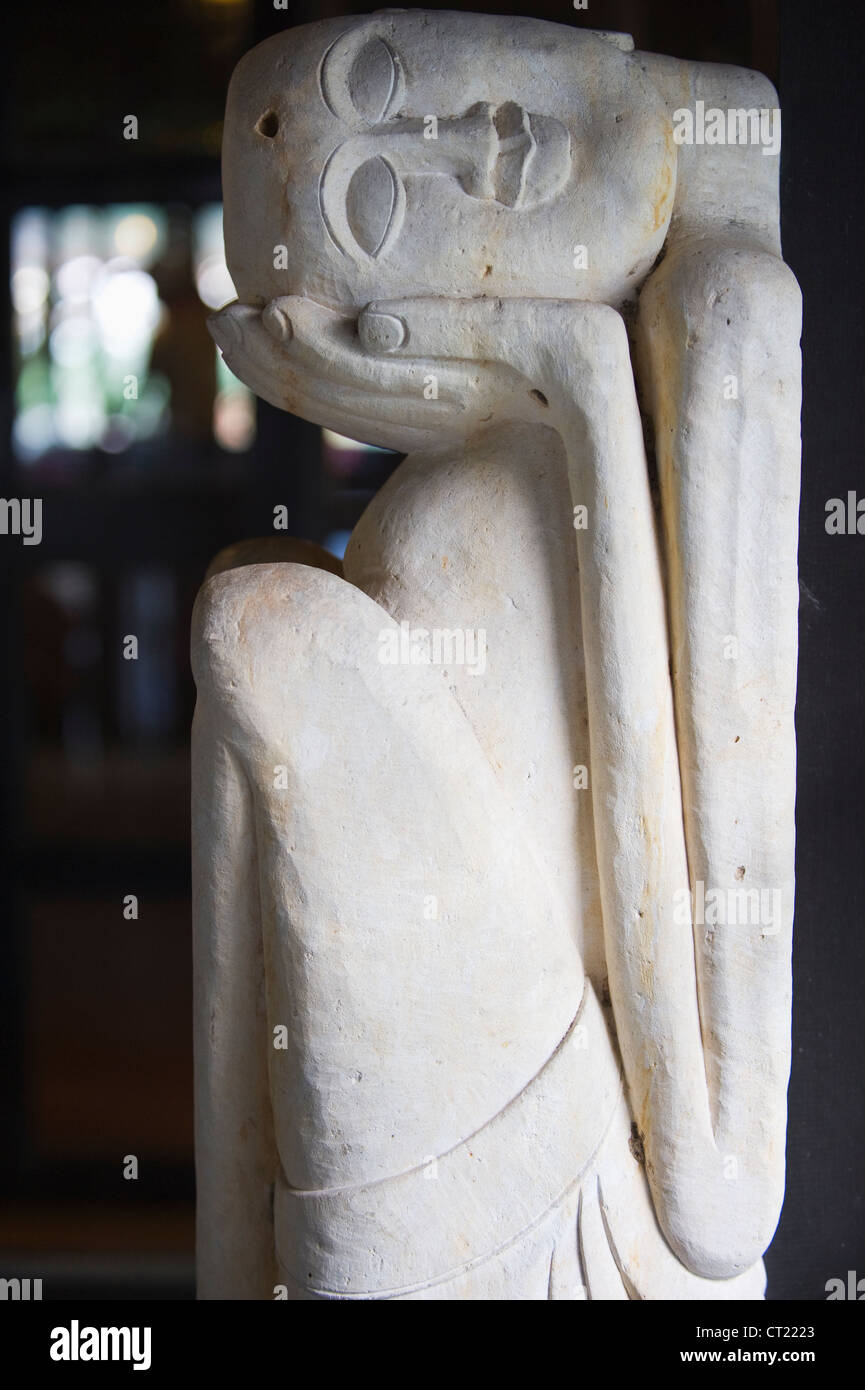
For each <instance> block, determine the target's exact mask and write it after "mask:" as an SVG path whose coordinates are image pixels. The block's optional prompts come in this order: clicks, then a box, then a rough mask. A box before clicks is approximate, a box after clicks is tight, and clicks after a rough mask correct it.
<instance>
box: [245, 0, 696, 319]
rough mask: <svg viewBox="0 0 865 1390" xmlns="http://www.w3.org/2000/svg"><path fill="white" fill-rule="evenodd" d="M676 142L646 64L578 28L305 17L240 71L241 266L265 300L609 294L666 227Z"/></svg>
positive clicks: (623, 285)
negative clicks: (318, 20)
mask: <svg viewBox="0 0 865 1390" xmlns="http://www.w3.org/2000/svg"><path fill="white" fill-rule="evenodd" d="M675 149H676V147H675V144H674V142H673V140H672V130H671V124H670V120H669V117H668V114H667V112H666V109H665V107H664V105H663V102H662V101H661V99H660V97H659V96H658V95H657V93H656V92H655V90H654V89H653V88H652V86H651V85H650V83H649V82H648V80H647V79H646V77H645V76H644V74H643V72H642V69H641V68H640V66H639V63H638V62H637V61H636V60H635V59H633V58H631V57H630V56H629V55H628V54H627V53H624V52H622V51H620V50H619V49H618V48H617V47H616V45H615V44H614V43H613V42H610V41H608V40H605V39H603V38H600V37H598V36H596V35H592V34H590V33H587V32H585V31H583V32H580V31H578V30H575V29H570V28H566V27H565V26H564V25H558V24H548V23H545V22H543V21H539V20H532V19H510V18H508V19H503V18H499V17H496V16H489V15H473V14H458V13H451V12H447V11H422V10H411V11H403V10H385V11H381V12H379V13H377V14H374V15H371V16H369V17H367V18H364V19H360V20H350V19H335V20H325V21H322V22H321V23H317V24H310V25H304V26H303V27H301V28H299V29H290V30H287V31H286V32H285V33H284V34H280V35H278V36H277V37H275V38H273V39H269V40H267V41H266V42H265V43H263V44H260V45H259V46H258V47H257V48H255V49H253V51H252V52H251V53H249V54H248V55H247V56H246V57H245V58H244V59H243V61H242V62H241V63H240V64H239V66H238V68H237V70H236V72H235V74H234V76H233V78H232V82H231V88H230V91H229V97H228V107H227V112H226V126H225V137H224V143H223V185H224V194H225V235H226V250H227V257H228V265H229V269H230V271H231V273H232V276H233V278H234V282H235V285H236V287H237V292H238V295H239V297H240V299H241V300H243V301H245V302H247V303H250V304H258V305H261V304H264V303H266V302H267V301H268V300H270V299H273V298H276V297H278V296H279V295H284V294H302V295H306V296H307V297H309V298H312V299H316V300H318V301H319V302H321V303H324V304H328V305H331V306H332V307H334V308H338V309H351V308H359V307H361V306H362V305H364V304H366V303H368V302H369V301H370V300H372V299H377V298H387V297H396V296H407V295H426V294H438V295H447V296H472V295H477V294H484V295H500V296H507V297H513V296H532V297H545V296H546V297H563V298H576V299H595V300H605V301H606V302H608V303H612V304H616V303H618V302H620V301H621V299H622V298H624V297H625V296H627V294H628V292H629V291H631V290H633V289H634V288H635V287H636V285H637V284H639V282H640V280H641V279H642V278H643V276H644V275H645V274H646V273H647V272H648V270H649V268H650V266H651V264H652V262H653V261H654V259H655V256H656V255H657V253H658V251H659V249H660V247H661V245H662V243H663V240H664V236H665V235H666V230H667V226H668V224H669V219H670V214H671V211H672V205H673V194H674V187H675Z"/></svg>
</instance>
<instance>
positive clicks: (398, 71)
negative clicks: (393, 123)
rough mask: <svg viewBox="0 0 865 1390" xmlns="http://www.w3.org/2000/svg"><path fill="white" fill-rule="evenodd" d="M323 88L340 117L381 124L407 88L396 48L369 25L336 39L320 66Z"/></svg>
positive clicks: (324, 96)
mask: <svg viewBox="0 0 865 1390" xmlns="http://www.w3.org/2000/svg"><path fill="white" fill-rule="evenodd" d="M319 88H320V90H321V95H322V99H323V100H324V102H325V104H326V106H327V108H328V110H329V111H330V112H331V113H332V114H333V115H334V116H336V117H338V118H339V119H340V120H343V121H345V122H347V123H351V124H353V123H355V122H356V120H357V118H358V116H360V118H361V120H363V121H365V122H366V124H367V125H377V124H378V123H379V122H380V121H383V120H384V119H385V118H386V117H387V116H388V115H389V114H390V113H391V112H392V111H394V110H395V109H396V107H397V106H398V104H399V101H400V99H401V97H402V93H403V90H404V80H403V74H402V67H401V64H400V61H399V58H398V57H397V55H396V53H395V51H394V49H393V48H392V47H391V45H390V44H389V43H388V42H387V40H386V39H384V38H382V36H381V35H380V34H375V33H372V34H370V33H369V30H368V28H367V27H366V26H363V27H361V28H360V29H349V30H348V31H347V32H346V33H344V34H340V36H339V38H338V39H336V40H334V42H333V43H332V44H331V46H330V48H329V49H328V50H327V52H326V53H325V55H324V57H323V59H322V63H321V67H320V69H319Z"/></svg>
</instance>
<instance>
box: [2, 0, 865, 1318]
mask: <svg viewBox="0 0 865 1390" xmlns="http://www.w3.org/2000/svg"><path fill="white" fill-rule="evenodd" d="M369 8H371V6H370V5H364V4H360V5H357V6H347V5H345V4H344V3H339V2H337V3H322V4H317V5H316V4H308V5H303V4H295V5H289V7H288V9H287V10H275V9H274V7H273V5H272V4H271V3H262V0H255V2H254V3H253V0H163V2H162V3H158V2H157V0H154V3H151V4H149V5H146V6H142V5H140V4H131V3H118V0H78V2H77V3H76V0H69V3H57V2H55V3H51V4H49V5H36V4H33V5H30V6H23V5H22V6H19V9H18V13H17V14H16V15H15V18H14V21H13V30H14V41H13V42H11V43H10V44H9V47H8V49H7V52H6V57H5V71H4V72H3V74H2V77H3V82H2V91H3V103H4V110H3V116H4V119H3V127H2V146H0V162H2V170H0V174H2V179H0V183H2V189H3V192H2V194H0V259H3V258H6V259H8V256H9V250H10V229H11V227H12V226H13V225H15V224H14V219H15V217H16V215H17V214H18V213H19V211H20V210H21V209H22V208H30V207H37V208H42V209H49V210H60V209H63V208H67V207H69V206H71V205H87V206H89V207H94V208H99V207H101V206H103V205H106V206H107V205H115V204H136V205H139V204H142V203H145V204H152V205H155V206H158V207H160V208H162V209H163V210H165V215H166V217H167V219H168V225H169V231H170V235H169V243H168V251H167V253H166V255H165V257H164V258H163V262H161V263H160V266H159V267H158V268H157V269H154V270H153V275H154V276H155V277H156V279H157V282H158V284H159V292H160V297H161V299H162V301H163V303H164V304H165V305H166V306H167V307H168V311H169V313H168V328H167V329H166V330H165V331H163V333H162V334H161V337H160V341H159V343H158V345H157V346H155V347H154V352H153V362H152V365H153V366H154V367H156V366H157V365H160V369H161V371H162V375H163V378H164V379H165V380H167V381H168V383H169V386H170V392H171V404H170V414H167V415H166V418H165V420H164V421H163V424H162V427H161V428H160V431H159V432H158V433H157V434H156V435H155V436H154V437H152V438H150V439H145V440H137V441H135V440H133V441H131V442H129V441H127V442H126V443H125V444H124V446H123V447H122V448H119V449H118V448H117V446H116V443H114V444H112V443H111V441H110V440H107V437H106V439H103V440H102V441H100V442H97V443H93V444H91V445H87V446H86V447H85V446H79V447H77V448H71V447H68V445H62V444H57V443H55V444H54V445H52V446H51V447H49V448H46V449H45V450H44V451H43V452H42V453H41V454H40V455H39V456H38V457H36V458H29V459H27V460H24V461H22V458H21V456H20V451H19V453H18V454H16V452H15V450H13V449H12V447H11V443H10V441H11V438H12V431H13V424H14V422H15V416H16V409H18V410H19V412H20V403H19V406H17V407H16V396H15V383H16V381H17V380H18V376H19V371H20V367H21V361H20V354H19V350H18V343H17V340H16V337H15V335H14V334H11V333H8V332H4V333H3V334H2V335H0V447H2V464H0V466H2V477H0V494H2V496H3V497H7V498H8V497H42V498H43V515H44V534H43V541H42V544H41V545H39V546H33V547H24V546H23V545H22V544H21V543H20V540H19V539H17V538H15V537H13V536H0V573H2V585H3V602H2V606H0V663H2V669H0V758H2V769H3V773H2V784H0V813H2V837H0V922H2V944H0V1037H2V1048H3V1066H2V1077H0V1088H2V1090H0V1120H2V1125H0V1133H2V1136H3V1137H2V1141H0V1276H6V1277H10V1276H14V1275H16V1274H17V1275H20V1276H26V1275H28V1274H29V1275H31V1276H33V1277H42V1278H43V1280H44V1294H45V1297H55V1298H63V1297H71V1296H83V1297H110V1298H124V1297H136V1298H140V1297H155V1298H188V1297H191V1296H192V1294H193V1288H194V1279H193V1264H192V1240H193V1197H194V1188H193V1170H192V1127H191V1113H192V1111H191V1106H192V1082H191V1037H190V1008H191V986H190V975H191V970H190V928H189V877H188V854H189V846H188V762H187V749H188V738H189V721H190V718H191V713H192V707H193V701H194V689H193V686H192V681H191V677H190V673H189V668H188V659H187V640H188V629H189V615H190V610H191V604H192V601H193V599H194V595H195V592H196V589H197V587H198V585H199V584H200V582H201V578H202V576H203V573H204V570H205V568H206V566H207V563H208V561H209V560H210V559H211V557H212V556H213V555H214V553H215V552H216V551H217V550H218V549H220V548H221V547H222V546H223V545H226V544H228V543H230V542H231V541H235V540H239V539H241V538H244V537H247V536H253V535H266V534H272V516H273V508H274V506H276V505H278V504H284V505H285V506H286V507H287V508H288V510H289V516H290V521H289V528H288V530H289V534H292V535H298V536H305V537H308V538H310V539H314V540H318V541H323V540H325V538H326V537H328V535H330V534H331V533H333V532H334V531H340V530H345V529H346V528H350V527H351V525H353V523H354V521H355V520H356V518H357V516H358V515H359V514H360V511H361V510H362V509H363V506H364V505H365V503H366V502H367V501H368V499H369V497H370V496H371V495H372V493H373V492H374V490H375V489H376V488H377V487H378V486H380V484H381V482H382V481H383V480H384V478H385V477H386V476H387V474H388V472H389V471H390V470H391V469H392V467H393V466H394V463H395V459H394V458H393V457H392V456H387V455H383V454H351V453H342V454H339V453H336V452H334V450H333V449H332V448H329V447H328V446H327V444H326V443H323V441H322V437H321V432H320V431H319V430H317V429H315V428H314V427H313V426H310V425H307V424H305V423H303V422H302V421H299V420H295V419H293V418H292V417H290V416H288V415H285V414H282V413H280V412H277V411H274V410H272V409H271V408H270V407H268V406H267V405H265V404H263V403H261V402H259V403H258V404H257V406H256V411H257V430H256V434H255V438H254V440H253V441H252V442H251V443H250V444H249V445H248V447H245V448H243V449H240V450H238V449H233V448H226V447H224V445H223V444H222V443H220V441H219V439H218V438H217V437H216V436H215V435H214V432H213V429H212V428H211V424H210V418H211V417H210V412H211V407H212V403H213V396H214V393H215V390H216V383H215V368H214V359H213V350H212V345H211V344H210V340H209V338H208V336H207V333H206V329H205V326H204V325H205V317H206V313H207V310H206V309H205V307H204V305H203V304H202V303H201V301H200V299H198V298H197V296H196V292H195V285H194V276H193V271H192V269H191V259H190V258H191V255H192V252H191V250H190V247H191V241H190V236H191V231H190V229H191V228H192V227H193V226H194V221H195V215H196V210H197V209H199V208H201V207H204V206H206V205H208V204H212V203H214V202H217V201H218V200H219V198H220V182H219V159H218V156H219V144H220V134H221V120H222V111H223V105H224V100H225V91H226V87H227V83H228V79H229V76H230V74H231V70H232V68H233V66H234V64H235V63H236V62H237V60H238V59H239V58H240V57H241V55H242V54H243V53H244V52H245V51H246V49H247V48H249V47H250V46H251V45H252V44H253V43H254V42H256V41H258V40H259V39H261V38H264V37H266V36H267V35H268V34H269V33H272V32H275V31H276V30H278V29H281V28H284V27H287V26H290V25H292V24H298V23H303V22H306V21H308V20H312V19H317V18H321V17H324V16H326V15H331V14H340V13H350V12H357V13H364V12H366V11H367V10H368V9H369ZM450 8H456V6H453V5H452V6H450ZM462 8H465V9H473V10H484V11H490V12H492V13H497V14H508V13H515V14H520V13H524V12H528V11H530V12H531V13H532V14H533V15H536V16H538V17H542V18H547V19H550V20H555V21H558V22H560V23H565V24H568V23H573V24H578V25H586V26H588V27H591V28H608V29H618V30H625V31H627V32H630V33H632V34H633V35H634V38H635V40H636V44H637V47H638V48H644V49H649V50H655V51H658V52H664V53H670V54H673V55H675V56H677V57H682V58H695V59H703V60H708V61H718V62H730V63H735V64H739V65H742V66H746V67H754V68H758V69H760V70H762V71H763V72H766V73H767V74H768V75H769V76H770V77H772V79H773V80H774V81H775V82H776V84H777V85H778V87H779V90H780V95H781V104H782V107H783V112H784V138H783V153H782V189H783V201H782V206H783V222H782V231H783V240H784V254H785V259H786V260H787V261H788V263H789V264H790V265H791V266H792V268H793V270H794V271H795V273H796V275H797V277H798V279H799V282H800V284H801V286H802V289H803V291H804V296H805V330H804V340H803V350H804V367H805V393H804V401H805V404H804V410H803V440H804V449H803V475H802V508H801V551H800V562H801V580H802V590H803V591H802V606H801V658H800V674H799V705H798V729H799V794H798V897H797V919H796V935H795V950H794V967H795V1004H794V1015H793V1020H794V1023H793V1026H794V1056H793V1075H792V1082H791V1087H790V1122H789V1131H788V1185H787V1200H786V1205H785V1208H784V1212H783V1214H782V1217H781V1222H780V1225H779V1228H778V1233H777V1235H776V1238H775V1241H774V1243H773V1245H772V1247H771V1249H770V1251H769V1253H768V1256H767V1265H768V1270H769V1296H770V1297H771V1298H776V1299H803V1300H807V1299H823V1298H825V1284H826V1281H827V1280H828V1279H830V1278H833V1277H837V1276H840V1277H842V1278H845V1277H846V1273H847V1271H848V1269H856V1270H857V1271H858V1274H859V1276H860V1277H865V1220H863V1197H862V1186H863V1183H862V1172H863V1159H862V1155H863V1148H865V1125H863V1091H865V1086H863V1081H865V1060H863V1059H865V1044H863V1027H862V1020H863V1013H865V1007H863V1000H862V995H863V985H865V944H863V943H865V937H863V930H862V908H861V904H862V901H863V863H865V847H863V844H862V822H863V815H862V811H863V790H862V787H863V775H865V766H863V719H862V707H863V702H862V698H861V692H860V685H861V675H862V671H863V669H865V663H863V655H865V653H863V631H865V624H863V616H862V599H863V593H865V583H863V580H865V538H862V537H859V536H828V535H827V534H826V531H825V527H824V519H825V507H826V502H827V500H828V499H829V498H830V497H839V496H840V497H845V496H846V494H847V492H848V490H851V489H853V490H855V489H856V488H857V487H860V488H862V490H863V492H865V468H863V464H862V458H861V448H862V445H861V441H862V439H863V437H865V428H863V427H865V420H863V389H862V364H863V293H862V291H863V268H862V267H863V259H862V247H863V242H865V238H863V231H865V227H863V206H862V198H861V196H860V181H861V178H862V172H863V158H862V156H863V150H862V143H863V140H862V117H863V103H862V95H861V93H862V86H863V65H862V59H863V42H862V28H863V21H862V17H861V9H860V5H859V4H858V3H857V2H856V0H852V2H851V3H850V4H847V5H845V4H838V3H836V4H833V3H824V4H821V5H819V6H814V5H813V4H810V3H808V4H806V3H805V2H804V0H700V3H698V4H694V3H688V0H682V3H677V2H674V0H669V2H667V0H590V3H589V8H588V10H585V11H575V10H573V9H572V8H569V7H568V5H566V4H565V2H564V0H560V3H553V0H543V2H542V3H535V4H532V5H531V6H527V5H526V4H525V0H523V3H518V4H516V5H507V4H504V3H497V4H491V5H484V4H481V3H472V4H471V5H466V6H464V7H462ZM129 113H134V114H135V115H137V117H138V120H139V139H138V140H137V141H135V142H131V141H124V140H123V138H122V124H123V118H124V116H125V115H127V114H129ZM0 296H2V304H0V315H2V317H3V319H4V320H5V322H6V323H7V324H8V323H11V322H12V317H11V313H12V311H11V304H10V300H9V285H8V276H6V275H5V274H3V275H0ZM44 351H45V352H46V353H47V351H48V349H47V347H46V348H45V349H44ZM46 360H47V359H46ZM154 379H155V378H154ZM19 424H20V422H19ZM16 428H17V426H16ZM129 632H136V633H139V634H142V641H141V646H142V653H141V656H140V659H139V661H138V663H134V664H133V663H124V662H123V661H122V657H121V646H122V638H123V636H124V635H125V634H127V633H129ZM131 893H134V894H136V895H137V896H138V899H139V917H138V920H135V921H129V920H126V919H124V916H123V911H122V904H123V898H124V896H125V895H127V894H131ZM127 1155H135V1156H136V1157H137V1158H138V1162H139V1175H138V1178H137V1180H136V1181H128V1180H126V1179H124V1176H123V1171H124V1162H125V1159H126V1156H127Z"/></svg>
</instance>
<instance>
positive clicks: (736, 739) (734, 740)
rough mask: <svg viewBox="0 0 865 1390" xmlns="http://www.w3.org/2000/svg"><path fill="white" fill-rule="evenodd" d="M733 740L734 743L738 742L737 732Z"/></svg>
mask: <svg viewBox="0 0 865 1390" xmlns="http://www.w3.org/2000/svg"><path fill="white" fill-rule="evenodd" d="M733 742H734V743H738V742H739V735H738V734H737V735H736V737H735V738H734V739H733Z"/></svg>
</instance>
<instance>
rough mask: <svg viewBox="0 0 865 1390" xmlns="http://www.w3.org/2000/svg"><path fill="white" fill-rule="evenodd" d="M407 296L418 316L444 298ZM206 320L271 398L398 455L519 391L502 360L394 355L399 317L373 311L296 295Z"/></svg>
mask: <svg viewBox="0 0 865 1390" xmlns="http://www.w3.org/2000/svg"><path fill="white" fill-rule="evenodd" d="M406 303H408V304H413V305H415V306H419V308H418V314H420V312H421V310H423V311H424V312H425V311H426V310H425V306H428V305H430V304H439V305H444V304H447V303H448V301H443V300H442V301H434V300H422V301H406ZM208 327H209V328H210V332H211V334H212V336H213V338H214V339H215V341H216V343H217V344H218V346H219V347H220V349H221V350H222V354H223V357H224V358H225V361H226V362H227V364H228V366H229V367H230V368H231V370H232V371H233V372H234V373H235V375H236V376H238V377H239V378H240V379H241V381H243V382H244V383H245V384H246V385H247V386H248V387H249V388H250V389H251V390H252V391H254V392H255V394H256V395H258V396H261V397H262V398H263V399H264V400H266V401H269V402H270V403H271V405H275V406H278V407H280V408H281V409H283V410H290V411H291V412H292V413H293V414H295V415H300V416H301V417H302V418H303V419H306V420H310V421H312V422H314V423H315V424H318V425H323V426H325V427H327V428H329V429H332V430H336V431H337V432H338V433H340V434H344V435H348V436H349V437H350V438H352V439H360V440H363V441H365V442H367V443H372V444H378V445H380V446H382V447H384V448H389V449H396V450H398V451H399V452H401V453H408V452H409V451H410V450H413V449H419V448H428V447H430V446H431V445H440V444H442V443H444V442H447V441H448V440H449V439H451V440H455V439H459V438H461V437H464V436H465V435H466V434H468V433H471V431H472V429H473V428H474V427H476V426H477V425H478V424H479V423H482V422H483V421H484V420H487V421H489V420H490V419H492V418H493V417H496V418H499V414H500V412H501V410H502V403H503V402H504V401H506V400H507V399H508V397H511V396H512V395H513V384H514V373H513V372H512V371H510V370H509V369H507V368H506V367H501V366H497V365H495V364H493V363H490V362H486V363H479V362H471V361H461V362H447V363H444V362H432V361H430V360H426V361H423V360H420V359H421V357H422V356H423V354H422V353H420V352H419V353H418V354H417V355H412V356H407V355H406V354H405V352H404V351H403V352H401V354H400V355H399V356H395V355H393V356H392V355H391V351H392V350H393V349H395V348H396V347H397V346H401V347H403V346H404V344H403V341H402V339H401V338H400V333H401V329H400V324H399V321H398V320H397V319H396V318H394V317H393V316H383V315H380V314H376V313H375V312H374V311H373V310H372V309H367V310H365V311H364V313H363V314H361V316H360V320H358V319H356V318H352V317H349V316H346V315H343V314H339V313H337V312H336V311H334V310H332V309H328V308H325V307H324V306H323V305H320V304H317V303H315V302H314V301H313V300H309V299H303V298H301V297H299V296H293V295H292V296H285V297H284V298H280V299H275V300H272V301H271V303H270V304H268V305H267V306H266V307H265V308H264V309H263V310H258V309H256V308H254V307H252V306H251V305H246V304H238V303H235V304H230V305H228V307H227V308H225V309H223V310H221V311H220V312H219V313H218V314H214V315H213V316H212V317H211V318H210V319H209V321H208ZM359 328H360V332H359V331H358V330H359Z"/></svg>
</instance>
